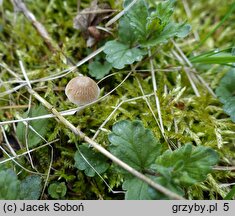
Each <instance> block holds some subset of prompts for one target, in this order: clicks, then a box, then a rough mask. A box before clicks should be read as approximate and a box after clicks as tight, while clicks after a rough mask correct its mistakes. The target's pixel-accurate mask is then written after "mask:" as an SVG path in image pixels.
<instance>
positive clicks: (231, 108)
mask: <svg viewBox="0 0 235 216" xmlns="http://www.w3.org/2000/svg"><path fill="white" fill-rule="evenodd" d="M223 110H224V112H225V113H226V114H228V115H229V116H230V118H231V120H232V121H233V122H235V97H230V98H229V99H227V101H226V103H225V104H224V106H223Z"/></svg>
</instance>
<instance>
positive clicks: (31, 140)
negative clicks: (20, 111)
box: [16, 105, 49, 148]
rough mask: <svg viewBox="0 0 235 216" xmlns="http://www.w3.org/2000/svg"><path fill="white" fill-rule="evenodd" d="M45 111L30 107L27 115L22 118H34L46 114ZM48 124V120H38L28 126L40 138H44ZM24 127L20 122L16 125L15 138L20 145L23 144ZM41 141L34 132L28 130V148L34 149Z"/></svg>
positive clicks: (39, 107)
mask: <svg viewBox="0 0 235 216" xmlns="http://www.w3.org/2000/svg"><path fill="white" fill-rule="evenodd" d="M47 113H48V112H47V110H46V109H45V108H44V107H43V106H42V105H40V106H38V107H32V109H31V111H30V113H29V115H27V113H24V115H23V118H27V117H36V116H40V115H45V114H47ZM48 123H49V120H48V119H38V120H34V121H30V122H29V125H31V126H32V127H33V128H34V129H35V130H36V131H37V132H38V133H39V134H40V135H41V136H42V137H44V136H45V135H46V133H47V125H48ZM25 128H26V126H25V124H23V123H22V122H20V123H18V125H17V128H16V136H17V138H18V139H19V141H20V142H21V143H24V144H25V133H26V129H25ZM41 141H42V138H41V137H39V136H38V135H37V134H36V133H35V132H34V131H32V130H31V129H30V128H28V145H29V147H30V148H31V147H34V146H36V145H38V144H39V143H40V142H41Z"/></svg>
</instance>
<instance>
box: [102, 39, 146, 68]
mask: <svg viewBox="0 0 235 216" xmlns="http://www.w3.org/2000/svg"><path fill="white" fill-rule="evenodd" d="M104 52H105V54H106V60H107V61H108V62H110V63H111V64H112V66H113V67H114V68H117V69H122V68H124V67H125V65H129V64H132V63H133V62H135V61H140V60H141V59H142V56H143V55H144V54H145V53H146V52H145V51H142V50H140V49H139V48H136V47H135V48H129V46H128V45H125V44H122V43H120V42H118V41H108V42H107V43H106V44H105V47H104Z"/></svg>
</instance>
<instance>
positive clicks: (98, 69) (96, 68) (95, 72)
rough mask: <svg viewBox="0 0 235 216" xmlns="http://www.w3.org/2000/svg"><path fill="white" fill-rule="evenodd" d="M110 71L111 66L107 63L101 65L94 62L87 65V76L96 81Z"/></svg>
mask: <svg viewBox="0 0 235 216" xmlns="http://www.w3.org/2000/svg"><path fill="white" fill-rule="evenodd" d="M111 69H112V64H110V63H109V62H104V64H101V63H100V62H98V61H94V62H92V63H90V64H89V74H90V75H91V76H92V77H95V78H96V79H101V78H103V77H104V76H105V75H107V74H108V73H109V71H110V70H111Z"/></svg>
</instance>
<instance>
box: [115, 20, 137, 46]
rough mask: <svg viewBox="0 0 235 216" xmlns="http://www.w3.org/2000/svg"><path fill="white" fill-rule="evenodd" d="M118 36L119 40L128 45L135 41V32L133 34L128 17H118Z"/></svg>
mask: <svg viewBox="0 0 235 216" xmlns="http://www.w3.org/2000/svg"><path fill="white" fill-rule="evenodd" d="M118 36H119V41H120V42H122V43H123V44H127V45H130V47H131V46H132V45H133V44H134V43H135V42H136V41H137V38H136V36H135V34H133V29H132V26H131V25H130V19H129V17H127V16H123V17H122V18H121V19H120V21H119V26H118Z"/></svg>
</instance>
